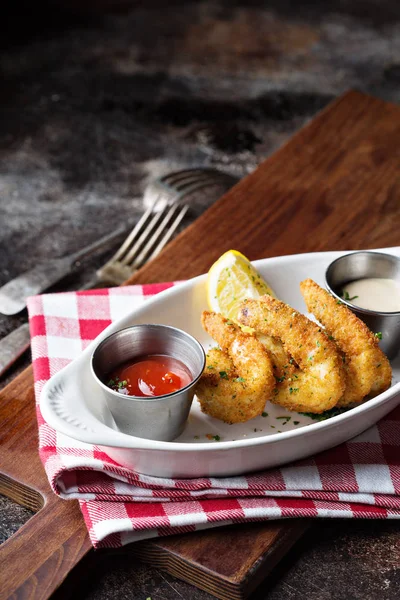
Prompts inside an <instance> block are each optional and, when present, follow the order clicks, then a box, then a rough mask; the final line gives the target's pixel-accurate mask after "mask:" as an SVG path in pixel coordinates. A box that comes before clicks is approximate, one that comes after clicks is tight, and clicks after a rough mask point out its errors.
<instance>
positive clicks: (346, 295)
mask: <svg viewBox="0 0 400 600" xmlns="http://www.w3.org/2000/svg"><path fill="white" fill-rule="evenodd" d="M340 295H341V296H342V298H343V300H347V302H351V301H352V300H355V299H356V298H358V296H352V297H351V298H350V295H349V292H348V291H347V290H343V291H342V293H341V294H340Z"/></svg>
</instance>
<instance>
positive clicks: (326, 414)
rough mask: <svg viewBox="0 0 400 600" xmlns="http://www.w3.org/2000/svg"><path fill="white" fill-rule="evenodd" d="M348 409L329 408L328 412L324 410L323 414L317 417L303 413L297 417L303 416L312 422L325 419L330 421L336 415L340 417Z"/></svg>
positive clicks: (313, 414)
mask: <svg viewBox="0 0 400 600" xmlns="http://www.w3.org/2000/svg"><path fill="white" fill-rule="evenodd" d="M348 410H349V409H348V408H337V407H334V408H331V409H330V410H326V411H325V412H323V413H320V414H319V415H316V414H315V413H303V412H300V413H299V415H304V416H305V417H310V419H313V421H325V420H326V419H330V418H332V417H336V416H337V415H341V414H343V413H345V412H346V411H348Z"/></svg>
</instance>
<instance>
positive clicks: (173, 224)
mask: <svg viewBox="0 0 400 600" xmlns="http://www.w3.org/2000/svg"><path fill="white" fill-rule="evenodd" d="M188 209H189V207H188V206H187V205H186V204H181V203H180V202H179V201H177V197H175V198H173V199H172V201H171V202H168V203H166V202H165V198H164V197H163V196H162V195H158V196H157V197H156V198H155V199H154V200H153V202H152V204H151V206H149V208H148V209H147V210H146V211H145V212H144V214H143V216H142V217H141V219H140V220H139V222H138V223H137V225H136V226H135V227H134V228H133V230H132V231H131V233H130V234H129V235H128V237H127V238H126V240H125V241H124V243H123V244H122V246H121V247H120V248H119V249H118V250H117V252H116V253H115V254H114V256H112V257H111V258H110V260H109V261H107V262H106V264H105V265H104V266H103V267H102V268H101V269H98V270H97V271H96V281H95V282H94V284H95V285H96V282H98V281H102V282H103V283H106V284H112V285H120V284H121V283H123V282H124V281H126V280H127V279H128V278H129V277H130V276H131V275H132V273H134V272H135V271H137V270H138V269H140V267H141V266H143V265H144V263H145V262H148V261H149V260H151V259H152V258H154V257H155V256H157V254H158V253H159V252H161V250H162V249H163V248H164V246H165V245H166V244H167V243H168V242H169V240H170V239H171V238H172V236H173V235H174V233H175V231H176V230H177V228H178V227H179V224H180V223H181V221H182V219H183V218H184V216H185V214H186V213H187V211H188ZM89 285H90V284H89Z"/></svg>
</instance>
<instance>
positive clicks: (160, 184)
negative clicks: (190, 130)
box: [144, 168, 239, 206]
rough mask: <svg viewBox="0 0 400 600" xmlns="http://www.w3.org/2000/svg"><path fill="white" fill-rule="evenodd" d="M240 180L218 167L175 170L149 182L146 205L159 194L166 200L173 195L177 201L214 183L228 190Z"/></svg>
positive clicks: (145, 196) (145, 198) (145, 197)
mask: <svg viewBox="0 0 400 600" xmlns="http://www.w3.org/2000/svg"><path fill="white" fill-rule="evenodd" d="M238 181H239V179H238V178H237V177H234V176H233V175H230V174H229V173H225V172H224V171H219V170H217V169H210V168H201V169H200V168H195V169H183V170H182V171H174V172H172V173H167V174H166V175H163V176H162V177H158V178H156V179H154V180H153V181H151V182H150V183H149V184H148V186H147V187H146V189H145V192H144V205H145V206H148V205H151V204H152V203H153V201H154V198H155V197H159V196H162V197H164V198H165V202H168V201H170V200H171V198H173V197H175V199H176V201H180V200H182V198H183V197H185V196H189V194H193V192H196V191H198V190H200V189H202V188H205V187H209V186H212V185H214V184H218V185H220V186H222V187H225V188H226V190H228V189H229V188H231V187H232V186H233V185H234V184H235V183H237V182H238Z"/></svg>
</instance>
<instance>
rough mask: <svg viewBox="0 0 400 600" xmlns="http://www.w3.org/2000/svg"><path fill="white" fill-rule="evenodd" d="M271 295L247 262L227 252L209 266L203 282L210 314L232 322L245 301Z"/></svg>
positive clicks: (259, 276) (255, 270)
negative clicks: (216, 313)
mask: <svg viewBox="0 0 400 600" xmlns="http://www.w3.org/2000/svg"><path fill="white" fill-rule="evenodd" d="M264 294H269V295H271V296H273V297H274V298H276V295H275V293H274V292H273V290H272V289H271V287H270V286H269V285H268V283H267V282H266V281H264V279H263V278H262V277H261V275H260V273H259V272H258V271H257V269H255V268H254V267H253V265H252V264H251V262H250V261H249V260H248V259H247V258H246V257H245V256H243V254H241V253H240V252H238V251H237V250H228V252H225V254H223V255H222V256H220V258H219V259H218V260H217V261H216V262H215V263H214V264H213V265H212V267H211V268H210V270H209V272H208V279H207V300H208V305H209V307H210V310H212V311H214V312H219V313H221V314H222V315H224V317H226V318H227V319H232V320H233V321H236V317H237V314H238V310H239V305H240V304H241V302H243V300H245V299H246V298H253V299H257V298H259V297H260V296H263V295H264Z"/></svg>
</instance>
